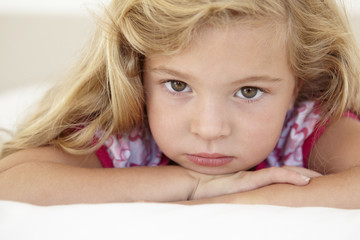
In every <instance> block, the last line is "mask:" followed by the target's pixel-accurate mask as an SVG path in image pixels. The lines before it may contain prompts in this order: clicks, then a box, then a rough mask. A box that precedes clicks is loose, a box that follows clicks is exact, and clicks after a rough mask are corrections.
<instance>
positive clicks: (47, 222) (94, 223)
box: [0, 201, 360, 240]
mask: <svg viewBox="0 0 360 240" xmlns="http://www.w3.org/2000/svg"><path fill="white" fill-rule="evenodd" d="M359 225H360V210H340V209H329V208H288V207H275V206H264V205H226V204H214V205H199V206H181V205H175V204H152V203H127V204H125V203H118V204H87V205H85V204H83V205H81V204H79V205H68V206H55V207H36V206H32V205H28V204H21V203H15V202H1V201H0V239H7V240H9V239H29V240H30V239H36V240H42V239H47V240H48V239H52V240H56V239H87V240H90V239H104V240H105V239H106V240H110V239H156V240H161V239H164V240H165V239H166V240H175V239H179V240H180V239H181V240H184V239H204V240H211V239H219V240H225V239H261V240H264V239H287V240H290V239H291V240H297V239H299V240H304V239H307V240H308V239H316V240H319V239H327V240H330V239H334V240H335V239H336V240H343V239H344V240H345V239H346V240H350V239H354V240H355V239H357V240H358V239H360V227H359Z"/></svg>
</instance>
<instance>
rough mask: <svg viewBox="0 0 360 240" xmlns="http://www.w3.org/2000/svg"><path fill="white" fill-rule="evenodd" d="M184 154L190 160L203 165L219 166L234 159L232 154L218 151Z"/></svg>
mask: <svg viewBox="0 0 360 240" xmlns="http://www.w3.org/2000/svg"><path fill="white" fill-rule="evenodd" d="M186 156H187V158H188V159H189V160H190V161H191V162H193V163H195V164H197V165H200V166H205V167H220V166H223V165H226V164H228V163H230V162H231V161H232V160H233V159H234V157H232V156H226V155H222V154H218V153H198V154H187V155H186Z"/></svg>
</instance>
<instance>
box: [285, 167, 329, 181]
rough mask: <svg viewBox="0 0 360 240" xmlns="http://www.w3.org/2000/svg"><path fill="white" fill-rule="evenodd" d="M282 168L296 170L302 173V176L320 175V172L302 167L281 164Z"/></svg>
mask: <svg viewBox="0 0 360 240" xmlns="http://www.w3.org/2000/svg"><path fill="white" fill-rule="evenodd" d="M282 168H286V169H289V170H292V171H295V172H298V173H300V174H302V175H304V176H307V177H309V178H315V177H320V176H322V174H320V173H318V172H316V171H313V170H310V169H307V168H303V167H292V166H283V167H282Z"/></svg>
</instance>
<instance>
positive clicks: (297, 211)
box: [0, 0, 360, 240]
mask: <svg viewBox="0 0 360 240" xmlns="http://www.w3.org/2000/svg"><path fill="white" fill-rule="evenodd" d="M58 2H59V1H57V2H56V1H50V0H47V1H45V0H44V1H36V2H32V4H31V6H30V4H29V1H25V0H23V1H21V0H19V1H10V0H9V1H6V0H4V1H1V2H0V29H1V32H2V33H1V35H2V37H1V38H0V52H1V54H0V109H1V114H0V128H2V129H7V130H10V131H11V130H13V129H14V128H15V126H16V124H17V123H18V122H19V121H20V120H21V119H22V118H24V117H26V115H24V112H26V110H28V109H29V108H30V107H31V105H32V103H33V102H35V101H37V99H39V98H40V97H41V96H42V95H43V94H44V92H45V91H46V89H47V88H49V87H50V86H51V85H52V84H53V83H54V82H55V81H56V80H58V79H61V78H62V77H63V76H64V74H65V72H66V69H67V68H68V67H69V66H70V65H71V63H72V62H73V61H75V59H76V55H77V53H78V52H79V50H80V48H81V45H82V43H83V42H84V41H85V39H86V36H87V35H88V34H89V32H91V30H92V27H91V26H92V24H91V20H90V18H89V16H88V15H87V13H86V10H85V9H86V8H85V7H84V5H83V4H84V3H85V2H86V1H85V0H78V1H75V0H73V1H63V2H64V3H63V5H62V7H56V5H55V6H54V4H55V3H58ZM60 2H61V1H60ZM87 2H95V1H92V0H88V1H87ZM345 2H346V3H348V4H349V6H350V7H349V11H350V16H351V21H352V24H353V27H354V30H355V32H356V33H357V34H358V36H360V35H359V32H360V28H359V26H360V17H358V16H360V4H359V2H356V1H351V0H348V1H346V0H345ZM357 4H358V5H357ZM54 26H55V29H56V31H55V30H54ZM29 33H32V34H29ZM22 43H26V44H22ZM20 70H21V71H20ZM8 138H9V136H8V135H7V134H6V133H4V132H1V133H0V139H2V140H6V139H8ZM269 238H270V239H273V238H274V239H360V210H345V209H335V208H323V207H303V208H291V207H278V206H266V205H231V204H208V205H197V206H182V205H176V204H161V203H111V204H74V205H63V206H51V207H40V206H35V205H30V204H26V203H20V202H12V201H0V239H88V240H89V239H269Z"/></svg>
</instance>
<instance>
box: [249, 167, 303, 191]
mask: <svg viewBox="0 0 360 240" xmlns="http://www.w3.org/2000/svg"><path fill="white" fill-rule="evenodd" d="M247 173H249V174H251V175H248V176H247V177H249V181H250V182H253V183H254V184H255V185H256V188H260V187H264V186H267V185H271V184H275V183H288V184H294V185H299V186H303V185H306V184H308V183H309V181H310V178H309V177H307V176H305V175H302V174H301V173H298V172H296V171H292V170H290V169H286V168H279V167H271V168H266V169H261V170H258V171H255V172H247Z"/></svg>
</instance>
